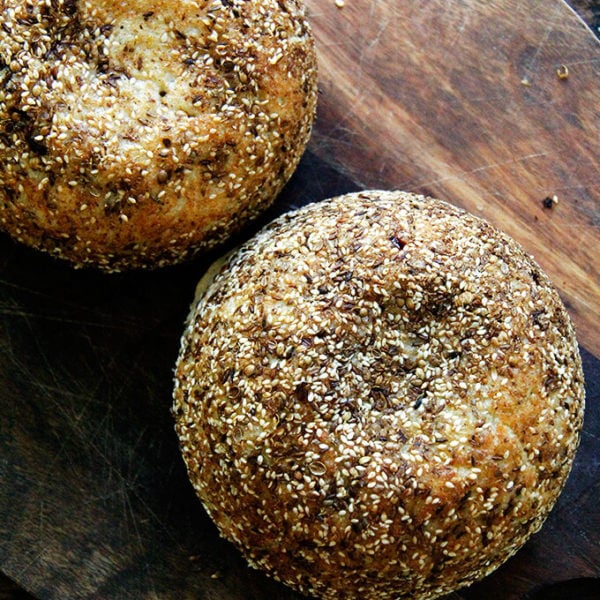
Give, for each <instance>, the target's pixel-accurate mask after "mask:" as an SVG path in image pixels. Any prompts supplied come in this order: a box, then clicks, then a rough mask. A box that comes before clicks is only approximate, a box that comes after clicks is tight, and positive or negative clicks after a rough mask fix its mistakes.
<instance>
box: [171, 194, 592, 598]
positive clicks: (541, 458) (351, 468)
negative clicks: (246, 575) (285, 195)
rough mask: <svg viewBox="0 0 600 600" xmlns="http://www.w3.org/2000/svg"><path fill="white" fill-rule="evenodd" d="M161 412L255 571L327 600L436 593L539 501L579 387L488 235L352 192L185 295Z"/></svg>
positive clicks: (567, 448) (577, 371)
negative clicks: (171, 380)
mask: <svg viewBox="0 0 600 600" xmlns="http://www.w3.org/2000/svg"><path fill="white" fill-rule="evenodd" d="M174 397H175V402H174V414H175V417H176V427H177V431H178V434H179V436H180V440H181V447H182V452H183V455H184V458H185V460H186V463H187V466H188V470H189V474H190V477H191V480H192V482H193V484H194V486H195V489H196V490H197V492H198V494H199V496H200V498H201V499H202V501H203V503H204V505H205V507H206V509H207V510H208V512H209V513H210V515H211V516H212V518H213V519H214V520H215V522H216V523H217V525H218V527H219V529H220V531H221V532H222V534H223V535H224V536H225V537H226V538H228V539H230V540H232V541H233V542H235V543H236V544H237V545H238V547H239V548H241V550H242V552H243V553H244V554H245V556H246V557H247V558H248V559H249V561H250V562H251V564H254V565H256V566H259V567H262V568H264V569H266V570H267V571H268V572H270V573H271V574H272V575H273V576H275V577H276V578H278V579H280V580H282V581H284V582H286V583H287V584H289V585H291V586H294V587H296V588H297V589H299V590H301V591H303V592H308V593H312V594H315V595H317V596H318V597H321V598H326V599H332V600H333V599H334V598H335V599H339V598H348V599H349V598H356V599H358V598H360V599H363V600H365V599H366V600H369V599H372V600H375V599H376V600H385V599H388V598H390V599H391V598H394V599H399V598H412V599H425V598H433V597H437V596H439V595H441V594H444V593H447V592H449V591H450V590H453V589H455V588H457V587H460V586H462V585H465V584H468V583H470V582H472V581H474V580H476V579H479V578H481V577H483V576H484V575H486V574H487V573H488V572H490V571H491V570H493V569H494V568H496V567H497V566H498V565H499V564H501V563H502V562H503V561H504V560H506V559H507V558H508V557H509V556H510V555H511V554H513V553H514V552H516V550H517V549H518V548H519V547H520V546H521V545H522V544H523V543H524V542H525V540H526V539H527V538H528V537H529V536H530V535H531V534H532V533H534V532H535V531H536V530H537V529H538V528H539V527H540V526H541V524H542V522H543V521H544V519H545V517H546V516H547V514H548V512H549V511H550V509H551V508H552V506H553V504H554V502H555V500H556V498H557V496H558V494H559V492H560V490H561V488H562V486H563V484H564V481H565V479H566V477H567V474H568V472H569V469H570V465H571V461H572V458H573V455H574V453H575V450H576V447H577V444H578V439H579V438H578V436H579V430H580V427H581V422H582V412H583V404H584V389H583V376H582V370H581V363H580V358H579V354H578V347H577V343H576V340H575V336H574V332H573V328H572V325H571V322H570V320H569V317H568V315H567V313H566V311H565V309H564V307H563V305H562V303H561V301H560V299H559V297H558V295H557V293H556V291H555V289H554V288H553V287H552V285H551V283H550V282H549V280H548V278H547V277H546V275H545V274H544V273H543V272H542V271H541V270H540V269H539V267H538V266H537V265H536V264H535V263H534V262H533V260H532V259H531V258H530V257H529V256H527V255H526V254H525V253H524V252H523V250H522V249H521V248H520V247H519V246H518V245H517V244H516V243H515V242H514V241H513V240H511V239H509V238H508V237H507V236H506V235H504V234H502V233H500V232H498V231H497V230H495V229H494V228H492V227H491V226H490V225H488V224H486V223H485V222H483V221H481V220H479V219H477V218H475V217H473V216H470V215H468V214H466V213H464V212H463V211H461V210H459V209H457V208H454V207H452V206H450V205H448V204H445V203H443V202H439V201H437V200H433V199H428V198H423V197H419V196H412V195H409V194H404V193H401V192H363V193H358V194H351V195H347V196H344V197H340V198H336V199H333V200H330V201H326V202H323V203H319V204H314V205H310V206H308V207H305V208H303V209H301V210H299V211H298V212H296V213H294V214H291V215H287V216H284V217H282V218H280V219H279V220H277V221H276V222H274V223H273V224H272V225H270V226H269V227H267V228H266V229H264V230H263V231H262V232H261V233H260V234H259V235H258V236H256V237H255V238H254V239H252V240H251V241H250V242H248V243H247V244H246V245H244V246H242V247H241V248H240V249H239V250H238V251H237V252H235V253H234V254H233V255H232V256H231V257H230V258H229V260H228V261H227V262H226V264H225V265H224V266H223V267H222V268H221V270H220V273H219V274H218V275H217V276H216V277H215V279H214V281H213V282H212V284H210V285H209V286H208V287H207V289H206V290H205V292H204V295H203V296H202V297H201V298H200V299H199V300H197V301H196V303H195V305H194V307H193V309H192V312H191V314H190V319H189V323H188V326H187V329H186V332H185V334H184V336H183V340H182V348H181V353H180V357H179V361H178V364H177V370H176V384H175V392H174Z"/></svg>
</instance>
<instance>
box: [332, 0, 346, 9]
mask: <svg viewBox="0 0 600 600" xmlns="http://www.w3.org/2000/svg"><path fill="white" fill-rule="evenodd" d="M335 5H336V6H337V7H338V8H344V6H346V3H345V2H344V0H335Z"/></svg>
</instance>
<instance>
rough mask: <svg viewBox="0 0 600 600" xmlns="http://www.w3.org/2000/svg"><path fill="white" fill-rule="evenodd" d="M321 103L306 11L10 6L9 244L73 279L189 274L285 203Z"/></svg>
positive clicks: (5, 87) (6, 21) (5, 219)
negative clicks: (195, 263) (195, 262)
mask: <svg viewBox="0 0 600 600" xmlns="http://www.w3.org/2000/svg"><path fill="white" fill-rule="evenodd" d="M315 103H316V62H315V53H314V44H313V38H312V34H311V32H310V29H309V26H308V24H307V21H306V18H305V14H304V9H303V7H302V5H301V4H300V0H193V1H192V0H178V1H165V0H158V1H153V2H150V1H148V0H138V1H136V2H133V1H131V0H124V1H122V2H118V1H115V0H52V2H31V1H29V0H6V1H5V2H3V3H2V14H1V15H0V228H2V229H4V230H5V231H7V232H8V233H10V234H11V235H12V236H13V237H14V238H16V239H17V240H19V241H21V242H24V243H25V244H28V245H30V246H34V247H36V248H41V249H44V250H46V251H48V252H50V253H52V254H54V255H56V256H60V257H63V258H65V259H68V260H69V261H71V262H72V263H73V264H74V265H75V266H81V265H87V264H93V265H96V266H99V267H101V268H103V269H106V270H113V271H116V270H122V269H126V268H134V267H148V266H161V265H164V264H168V263H173V262H177V261H180V260H182V259H185V258H186V257H188V256H190V255H192V254H193V253H194V252H197V251H198V250H201V249H208V248H210V247H212V246H214V245H215V244H217V243H219V242H220V241H222V240H223V239H225V238H226V237H227V236H229V235H231V234H232V233H234V232H236V231H237V230H239V229H240V228H241V227H242V226H243V225H244V224H245V223H246V222H247V221H248V220H249V219H252V218H254V217H255V216H257V215H258V214H259V212H260V211H262V210H263V209H265V208H266V207H267V206H268V205H269V204H270V203H271V202H272V201H273V199H274V198H275V196H276V195H277V193H278V192H279V191H280V189H281V187H282V186H283V184H284V183H285V182H286V180H287V179H288V178H289V176H290V175H291V173H292V171H293V169H294V168H295V166H296V165H297V163H298V161H299V159H300V156H301V154H302V152H303V150H304V148H305V145H306V143H307V140H308V137H309V134H310V130H311V126H312V122H313V118H314V112H315Z"/></svg>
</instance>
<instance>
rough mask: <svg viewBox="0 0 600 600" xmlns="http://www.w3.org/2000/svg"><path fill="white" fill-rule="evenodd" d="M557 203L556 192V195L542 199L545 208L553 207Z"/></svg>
mask: <svg viewBox="0 0 600 600" xmlns="http://www.w3.org/2000/svg"><path fill="white" fill-rule="evenodd" d="M556 204H558V196H557V195H556V194H554V196H546V197H545V198H544V199H543V200H542V206H543V207H544V208H548V209H552V208H554V206H555V205H556Z"/></svg>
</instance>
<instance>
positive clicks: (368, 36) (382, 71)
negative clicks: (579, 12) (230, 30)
mask: <svg viewBox="0 0 600 600" xmlns="http://www.w3.org/2000/svg"><path fill="white" fill-rule="evenodd" d="M307 4H308V5H309V7H310V9H311V15H312V22H313V25H314V28H315V31H316V35H317V40H318V49H319V56H320V63H319V66H320V81H321V91H322V93H321V96H320V105H319V116H320V119H319V126H318V127H317V131H316V135H315V136H314V138H313V144H312V149H313V151H314V152H315V154H316V155H317V156H319V157H321V158H323V159H324V160H326V161H327V162H328V163H330V164H332V165H334V166H335V167H336V168H338V169H339V170H340V171H342V172H343V173H345V174H346V175H348V177H349V178H351V179H352V180H353V181H355V182H357V183H358V184H359V185H360V186H361V187H366V188H367V187H372V188H386V189H389V188H400V189H405V190H409V191H416V192H420V193H424V194H430V195H433V196H437V197H439V198H441V199H445V200H448V201H451V202H453V203H455V204H458V205H461V206H463V207H464V208H466V209H468V210H470V211H471V212H473V213H475V214H478V215H481V216H483V217H484V218H486V219H488V220H489V221H491V222H492V223H494V224H496V225H497V226H499V227H500V228H502V229H504V230H505V231H506V232H508V233H509V234H511V235H512V236H513V237H515V238H516V239H517V240H518V241H520V242H521V243H522V244H523V245H524V246H525V248H526V249H527V250H528V251H529V252H530V253H531V254H533V255H534V256H535V258H536V259H537V261H538V262H539V263H540V264H541V265H542V267H543V268H544V269H545V270H546V271H547V272H548V273H549V274H550V275H551V277H552V279H553V281H554V282H555V284H556V285H557V286H558V287H559V288H560V291H561V292H562V294H563V298H564V299H565V301H566V303H567V304H568V306H569V308H570V310H571V314H572V315H573V317H574V320H575V323H576V325H577V329H578V333H579V336H580V339H581V342H582V343H583V344H584V345H585V346H586V347H587V348H588V349H590V350H591V351H592V352H594V353H596V354H598V353H600V333H599V329H598V323H597V315H598V314H600V276H599V275H600V273H599V265H600V262H599V261H598V259H597V252H598V248H599V247H600V208H599V207H600V163H599V160H600V86H599V85H598V81H600V52H599V46H598V42H597V41H596V39H595V38H594V37H593V36H592V35H591V34H589V32H588V31H586V29H585V28H584V27H583V26H582V23H581V21H580V20H579V19H578V18H577V16H576V15H575V14H574V13H573V12H572V11H571V10H570V9H569V8H568V7H567V6H566V5H565V4H564V3H562V2H548V1H542V0H535V1H532V2H519V1H517V0H502V1H498V2H491V3H478V2H443V1H441V0H440V1H436V2H428V3H424V4H423V3H412V2H394V1H392V0H390V1H378V2H372V1H370V0H353V2H348V3H347V5H346V7H345V8H344V9H343V10H339V9H337V8H336V7H335V5H334V4H333V3H332V2H320V1H316V0H308V2H307ZM540 14H543V15H544V18H540ZM359 24H360V26H358V25H359ZM560 65H566V66H567V67H568V71H569V77H568V79H566V80H561V79H559V77H558V76H557V68H558V67H559V66H560ZM342 74H343V75H342ZM554 195H556V196H557V198H558V200H559V203H558V204H557V205H556V206H555V208H554V209H552V210H548V209H544V207H543V199H544V198H546V197H552V196H554Z"/></svg>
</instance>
